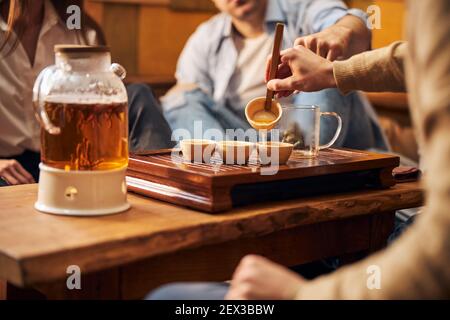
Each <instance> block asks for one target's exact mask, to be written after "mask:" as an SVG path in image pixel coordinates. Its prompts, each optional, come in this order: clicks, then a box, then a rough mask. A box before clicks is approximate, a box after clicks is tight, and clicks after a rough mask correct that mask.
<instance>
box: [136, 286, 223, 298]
mask: <svg viewBox="0 0 450 320" xmlns="http://www.w3.org/2000/svg"><path fill="white" fill-rule="evenodd" d="M228 288H229V285H228V284H227V283H222V282H221V283H208V282H186V283H173V284H167V285H163V286H161V287H159V288H157V289H156V290H154V291H152V292H150V293H149V294H148V295H147V296H146V297H145V299H146V300H223V299H224V298H225V295H226V293H227V291H228Z"/></svg>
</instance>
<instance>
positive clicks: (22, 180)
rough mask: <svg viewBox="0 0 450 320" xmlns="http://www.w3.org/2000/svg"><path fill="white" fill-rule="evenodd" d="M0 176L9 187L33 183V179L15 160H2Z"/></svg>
mask: <svg viewBox="0 0 450 320" xmlns="http://www.w3.org/2000/svg"><path fill="white" fill-rule="evenodd" d="M0 176H1V177H2V178H3V179H5V180H6V182H8V183H9V184H10V185H18V184H27V183H34V179H33V177H32V176H31V174H30V173H28V172H27V171H26V170H25V169H24V168H23V167H22V166H21V165H20V163H18V162H17V161H16V160H2V163H1V168H0Z"/></svg>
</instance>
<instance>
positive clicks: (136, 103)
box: [127, 83, 161, 113]
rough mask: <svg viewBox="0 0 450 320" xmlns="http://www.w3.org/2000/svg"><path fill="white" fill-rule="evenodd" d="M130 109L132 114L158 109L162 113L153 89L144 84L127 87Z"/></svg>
mask: <svg viewBox="0 0 450 320" xmlns="http://www.w3.org/2000/svg"><path fill="white" fill-rule="evenodd" d="M127 93H128V108H129V112H130V113H134V112H136V113H141V112H142V111H143V109H144V108H147V109H156V110H158V111H159V112H161V108H160V106H159V103H158V100H157V99H156V97H155V96H154V94H153V91H152V89H151V88H150V87H149V86H148V85H146V84H143V83H133V84H129V85H127Z"/></svg>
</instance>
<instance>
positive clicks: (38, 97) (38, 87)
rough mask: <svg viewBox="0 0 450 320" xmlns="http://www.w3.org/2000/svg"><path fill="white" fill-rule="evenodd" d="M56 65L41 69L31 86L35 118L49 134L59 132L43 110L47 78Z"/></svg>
mask: <svg viewBox="0 0 450 320" xmlns="http://www.w3.org/2000/svg"><path fill="white" fill-rule="evenodd" d="M56 69H57V68H56V66H54V65H53V66H49V67H47V68H45V69H44V70H42V71H41V73H40V74H39V75H38V77H37V79H36V82H35V83H34V87H33V107H34V113H35V115H36V118H37V120H38V121H39V123H40V124H41V126H42V128H44V129H45V130H46V131H47V132H48V133H50V134H54V135H57V134H60V132H61V128H59V127H57V126H55V125H54V124H53V123H52V122H51V121H50V118H49V116H48V114H47V112H46V111H45V101H44V97H45V96H46V95H47V94H48V91H49V89H50V85H49V84H50V83H49V78H50V76H51V75H52V74H53V73H54V72H55V71H56Z"/></svg>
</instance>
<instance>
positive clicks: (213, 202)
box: [127, 149, 399, 213]
mask: <svg viewBox="0 0 450 320" xmlns="http://www.w3.org/2000/svg"><path fill="white" fill-rule="evenodd" d="M398 164H399V158H398V157H396V156H391V155H386V154H377V153H373V152H366V151H359V150H358V151H357V150H350V149H326V150H323V151H321V152H320V154H319V156H318V157H317V158H313V159H311V158H305V157H303V156H301V155H300V154H299V153H297V152H295V151H294V153H293V155H292V156H291V158H290V160H289V161H288V163H287V164H286V165H281V166H279V168H278V169H277V172H276V174H262V172H264V170H268V168H267V167H264V166H261V165H260V164H258V162H257V160H256V155H254V157H253V158H251V159H250V162H249V164H248V165H223V164H221V161H220V159H219V158H218V157H215V158H213V160H212V161H211V163H191V162H186V161H184V160H183V159H182V157H181V154H180V153H179V152H172V151H171V150H160V151H150V152H145V151H142V152H139V153H136V154H133V155H131V157H130V163H129V168H128V173H127V176H128V178H127V183H128V188H129V190H130V191H133V192H136V193H140V194H143V195H146V196H149V197H153V198H156V199H160V200H164V201H168V202H171V203H175V204H178V205H184V206H187V207H190V208H194V209H199V210H202V211H206V212H212V213H214V212H220V211H225V210H229V209H231V208H232V207H233V206H235V205H237V204H238V203H241V202H242V203H248V202H251V201H252V200H253V198H254V197H257V198H259V199H264V198H266V196H267V191H266V190H264V189H269V188H270V189H272V193H271V195H270V198H271V199H276V198H277V195H278V198H281V199H285V198H286V197H283V195H285V194H286V193H287V192H291V193H292V197H299V196H301V195H303V193H304V192H303V193H302V192H300V191H301V190H299V192H298V193H295V192H292V190H293V189H297V188H300V189H301V188H302V187H304V186H305V185H307V186H308V187H309V188H310V189H311V190H312V189H313V188H314V186H317V191H318V192H317V193H320V192H321V191H322V189H324V188H323V186H324V185H335V188H334V189H330V191H334V192H336V191H342V190H350V189H351V188H353V189H358V188H361V187H367V186H368V185H370V186H372V187H374V186H375V187H381V188H387V187H390V186H392V185H394V184H395V182H394V179H393V177H392V169H393V168H395V167H396V166H398ZM313 177H321V178H320V179H313ZM328 177H329V179H328ZM305 178H309V179H305ZM288 180H289V181H291V183H289V184H286V183H284V182H285V181H288ZM294 180H295V181H294ZM275 181H278V182H280V183H279V184H273V182H275ZM352 182H353V185H352V186H351V185H350V183H352ZM250 184H253V185H254V186H253V188H239V193H240V194H239V200H237V199H235V197H233V193H234V194H235V193H236V192H235V189H236V187H237V186H242V185H244V186H249V185H250ZM339 184H342V185H345V188H344V187H342V188H339ZM258 185H259V188H258ZM303 191H305V190H303ZM307 191H310V190H307ZM261 192H262V193H261ZM308 194H312V193H311V192H308ZM246 197H248V198H249V199H246ZM246 200H248V201H246Z"/></svg>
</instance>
